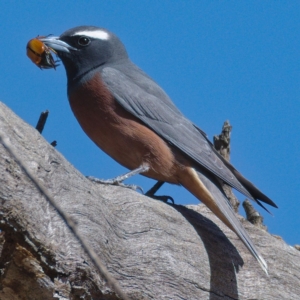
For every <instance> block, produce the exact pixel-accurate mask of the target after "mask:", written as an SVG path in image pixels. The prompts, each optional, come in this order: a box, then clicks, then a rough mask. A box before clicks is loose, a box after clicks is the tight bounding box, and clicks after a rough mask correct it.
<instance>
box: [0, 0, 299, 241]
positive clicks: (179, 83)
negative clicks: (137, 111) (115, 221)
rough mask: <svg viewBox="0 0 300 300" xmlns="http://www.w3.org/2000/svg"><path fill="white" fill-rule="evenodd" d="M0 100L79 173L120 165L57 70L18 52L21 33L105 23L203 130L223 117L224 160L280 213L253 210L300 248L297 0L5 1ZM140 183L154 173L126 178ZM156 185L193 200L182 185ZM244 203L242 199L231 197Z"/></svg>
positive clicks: (215, 127)
mask: <svg viewBox="0 0 300 300" xmlns="http://www.w3.org/2000/svg"><path fill="white" fill-rule="evenodd" d="M0 20H1V26H0V34H1V39H2V43H1V56H0V65H1V72H0V79H1V89H0V101H3V102H4V103H5V104H6V105H8V106H9V107H10V108H11V109H12V110H14V111H15V112H16V113H17V114H18V115H19V116H20V117H21V118H22V119H24V120H25V121H26V122H28V123H29V124H31V125H33V126H35V125H36V122H37V119H38V117H39V115H40V112H41V111H44V110H46V109H48V110H49V111H50V115H49V118H48V122H47V124H46V128H45V131H44V136H45V138H46V139H47V140H48V141H49V142H51V141H53V140H57V142H58V146H57V150H58V151H60V152H61V153H62V154H63V155H64V156H65V157H66V158H67V159H68V160H69V161H70V162H71V163H72V164H73V165H74V166H75V167H76V168H77V169H79V170H80V171H81V172H82V173H83V174H85V175H93V176H96V177H99V178H112V177H114V176H116V175H119V174H122V173H124V172H126V170H125V169H124V168H123V167H121V166H119V165H118V164H117V163H116V162H114V161H113V160H112V159H111V158H109V157H108V156H106V155H105V154H103V153H102V152H101V150H99V149H98V148H97V147H96V146H95V145H94V144H93V143H92V142H91V141H90V140H89V139H88V137H86V136H85V134H84V133H83V131H82V130H81V128H80V126H79V125H78V124H77V121H76V119H75V118H74V116H73V114H72V112H71V110H70V108H69V104H68V100H67V96H66V76H65V70H64V68H63V67H62V66H60V67H58V69H57V70H56V71H54V70H44V71H41V70H40V69H38V68H37V67H36V66H34V65H33V64H32V63H31V61H30V60H29V59H28V58H27V57H26V55H25V52H26V50H25V47H26V44H27V42H28V40H29V39H31V38H33V37H36V36H37V35H47V34H50V33H51V34H55V35H59V34H61V33H62V32H64V31H65V30H67V29H69V28H72V27H75V26H78V25H95V26H100V27H105V28H107V29H109V30H111V31H113V32H114V33H116V34H117V35H118V36H119V37H120V38H121V40H122V41H123V42H124V43H125V45H126V47H127V50H128V52H129V55H130V57H131V59H132V60H133V61H134V62H135V63H136V64H138V65H139V66H140V67H141V68H142V69H143V70H144V71H146V72H147V73H148V74H149V75H150V76H151V77H153V78H154V79H155V80H156V81H157V82H158V83H159V84H160V85H161V86H162V87H163V88H164V89H165V91H166V92H167V93H168V94H169V96H170V97H171V98H172V100H173V101H174V103H175V104H176V105H177V106H178V107H179V109H180V110H181V111H182V112H183V113H184V114H185V115H186V116H187V117H188V118H190V119H191V120H192V121H193V122H194V123H196V124H198V125H199V127H200V128H202V129H203V130H204V131H205V132H206V133H207V134H208V135H209V137H210V138H212V137H213V135H215V134H219V133H220V130H221V127H222V124H223V122H224V121H225V120H226V119H229V120H230V122H231V124H232V126H233V132H232V144H231V147H232V153H231V157H232V159H231V162H232V163H233V164H234V165H235V167H236V168H237V169H238V170H240V171H241V172H242V173H243V174H244V175H245V176H246V177H247V178H249V179H250V180H251V181H252V182H253V183H254V184H255V185H257V186H258V187H259V188H260V189H261V190H262V191H263V192H264V193H266V194H267V195H268V196H269V197H270V198H271V199H272V200H274V202H275V203H277V205H278V206H279V209H272V208H271V211H272V213H273V214H274V216H271V215H269V214H267V213H265V212H264V211H262V210H261V209H260V208H258V210H259V212H261V213H262V215H263V216H264V218H265V224H266V225H267V226H268V228H269V232H270V233H272V234H276V235H280V236H282V238H283V239H284V240H285V241H286V242H287V243H289V244H291V245H293V244H300V230H299V228H300V197H299V195H300V172H299V168H300V158H299V157H300V155H299V148H300V113H299V110H300V104H299V103H300V102H299V101H300V68H299V48H300V38H299V32H300V2H299V1H175V0H174V1H166V0H164V1H161V0H160V1H154V0H152V1H143V0H139V1H130V0H127V1H120V0H119V1H88V2H87V1H64V2H60V1H45V2H38V1H36V2H35V1H6V2H2V3H1V10H0ZM130 182H131V183H136V184H139V185H141V186H142V187H143V188H144V190H147V189H148V188H150V187H151V186H152V184H153V183H154V181H152V180H150V179H146V178H142V177H141V176H138V177H135V178H133V179H131V180H130ZM161 193H163V194H168V195H171V196H173V197H174V199H175V201H176V203H180V204H197V203H198V200H197V199H195V198H194V197H193V196H192V195H191V194H189V193H188V192H187V191H185V190H184V189H183V188H180V187H176V186H171V185H166V186H165V187H164V188H163V189H162V190H161ZM238 196H239V199H240V200H244V198H245V197H243V196H242V195H240V194H239V195H238Z"/></svg>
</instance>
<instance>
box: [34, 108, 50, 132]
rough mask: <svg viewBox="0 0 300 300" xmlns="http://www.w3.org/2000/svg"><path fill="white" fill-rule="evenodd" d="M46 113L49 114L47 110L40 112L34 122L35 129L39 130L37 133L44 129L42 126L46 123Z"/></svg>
mask: <svg viewBox="0 0 300 300" xmlns="http://www.w3.org/2000/svg"><path fill="white" fill-rule="evenodd" d="M48 115H49V111H48V110H45V111H43V112H42V113H41V115H40V118H39V120H38V122H37V124H36V127H35V129H36V130H37V131H38V132H39V133H42V132H43V130H44V127H45V124H46V121H47V118H48Z"/></svg>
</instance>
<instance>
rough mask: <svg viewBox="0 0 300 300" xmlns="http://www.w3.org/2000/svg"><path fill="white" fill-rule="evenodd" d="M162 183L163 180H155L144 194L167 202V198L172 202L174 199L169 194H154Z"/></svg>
mask: <svg viewBox="0 0 300 300" xmlns="http://www.w3.org/2000/svg"><path fill="white" fill-rule="evenodd" d="M163 184H164V182H163V181H157V182H156V184H155V185H154V186H153V187H152V188H151V189H150V190H149V191H148V192H146V193H145V195H146V196H148V197H150V198H152V199H155V200H160V201H163V202H165V203H167V202H168V201H169V200H170V201H171V202H172V204H174V199H173V198H172V197H171V196H165V195H163V196H156V195H155V193H156V192H157V191H158V190H159V189H160V187H161V186H162V185H163Z"/></svg>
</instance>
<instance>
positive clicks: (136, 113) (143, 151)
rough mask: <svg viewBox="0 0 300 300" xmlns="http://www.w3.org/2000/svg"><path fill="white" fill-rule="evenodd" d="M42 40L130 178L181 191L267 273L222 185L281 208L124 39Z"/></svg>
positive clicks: (79, 113)
mask: <svg viewBox="0 0 300 300" xmlns="http://www.w3.org/2000/svg"><path fill="white" fill-rule="evenodd" d="M39 39H40V40H41V41H42V42H43V43H44V44H45V45H46V46H47V47H49V48H50V49H52V50H54V51H55V53H57V55H58V57H59V59H60V60H61V62H62V63H63V65H64V67H65V70H66V76H67V94H68V100H69V103H70V106H71V109H72V111H73V113H74V115H75V117H76V118H77V120H78V122H79V124H80V125H81V127H82V129H83V130H84V132H85V133H86V134H87V135H88V136H89V137H90V138H91V139H92V141H93V142H94V143H95V144H96V145H97V146H98V147H99V148H100V149H102V150H103V151H104V152H105V153H107V154H108V155H109V156H110V157H112V158H113V159H114V160H116V161H117V162H118V163H120V164H121V165H123V166H124V167H126V168H127V169H129V170H130V172H129V173H128V176H127V177H129V176H132V175H134V174H141V175H144V176H146V177H149V178H152V179H156V180H158V181H161V182H167V183H171V184H177V185H181V186H183V187H184V188H185V189H187V190H188V191H189V192H190V193H192V194H193V195H194V196H195V197H196V198H198V199H199V200H200V201H201V202H202V203H204V204H205V205H206V206H207V207H208V208H209V209H210V210H211V211H212V212H213V213H214V214H215V215H216V216H217V217H218V218H219V219H220V220H221V221H222V222H223V223H224V224H225V225H227V226H228V227H229V228H230V229H231V230H232V231H233V232H235V233H236V234H237V236H238V237H239V238H240V239H241V241H242V242H243V243H244V244H245V246H246V247H247V248H248V250H249V251H250V253H251V254H252V255H253V256H254V258H255V259H256V260H257V261H258V263H259V264H260V266H261V267H262V269H263V270H264V271H265V272H266V273H267V274H268V271H267V263H266V262H265V260H264V258H263V257H262V256H261V254H260V253H259V251H258V250H257V249H256V247H255V245H254V243H253V242H252V240H251V238H250V236H249V235H248V233H247V232H246V230H245V229H244V227H243V226H242V224H241V223H240V221H239V220H238V218H237V216H236V215H235V213H234V211H233V209H232V207H231V205H230V203H229V200H228V199H227V197H226V195H225V193H224V191H223V189H222V183H223V182H225V183H226V184H228V185H230V186H231V187H233V188H234V189H236V190H237V191H239V192H241V193H242V194H244V195H245V196H246V197H248V198H250V199H252V200H254V201H255V202H256V203H258V204H259V205H261V206H263V205H262V203H261V202H265V203H267V204H269V205H271V206H273V207H277V205H276V204H275V203H274V202H273V201H272V200H271V199H270V198H268V197H267V196H266V195H265V194H263V193H262V192H261V191H260V190H259V189H258V188H256V187H255V186H254V184H253V183H251V182H250V181H249V180H248V179H246V178H245V177H244V176H243V175H242V174H241V173H240V172H239V171H237V170H236V169H235V168H234V167H233V165H232V164H230V163H229V162H228V161H226V160H225V159H224V158H223V157H222V156H220V155H219V154H218V152H217V151H216V150H215V149H214V147H213V145H212V143H211V142H210V141H209V139H208V137H207V136H206V134H205V133H204V132H203V131H202V130H201V129H200V128H199V127H198V126H197V125H196V124H194V123H193V122H192V121H190V120H189V119H188V118H187V117H185V116H184V115H183V113H181V111H180V110H179V109H178V108H177V107H176V106H175V104H174V103H173V102H172V100H171V99H170V98H169V96H168V95H167V94H166V92H165V91H164V90H163V89H162V88H161V87H160V86H159V85H158V84H157V83H156V82H155V81H154V80H153V79H152V78H150V77H149V76H148V75H147V74H146V73H145V72H144V71H142V70H141V69H140V68H139V67H138V66H137V65H135V64H134V63H133V62H132V61H131V60H130V58H129V56H128V53H127V50H126V48H125V46H124V44H123V43H122V42H121V40H120V39H119V38H118V37H117V36H116V35H115V34H114V33H112V32H111V31H109V30H107V29H105V28H101V27H96V26H78V27H75V28H72V29H69V30H67V31H65V32H64V33H63V34H61V35H60V36H47V37H41V38H39ZM127 177H126V176H125V177H120V178H121V179H120V178H119V179H120V180H119V181H121V180H123V179H124V178H127ZM263 207H264V206H263Z"/></svg>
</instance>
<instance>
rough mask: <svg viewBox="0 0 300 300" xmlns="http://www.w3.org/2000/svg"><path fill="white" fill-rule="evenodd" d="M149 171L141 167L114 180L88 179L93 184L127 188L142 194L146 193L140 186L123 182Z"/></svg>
mask: <svg viewBox="0 0 300 300" xmlns="http://www.w3.org/2000/svg"><path fill="white" fill-rule="evenodd" d="M148 170H149V166H147V165H141V166H140V167H138V168H136V169H134V170H132V171H130V172H128V173H126V174H123V175H120V176H117V177H115V178H113V179H99V178H95V177H93V176H87V178H88V179H90V180H91V181H93V182H96V183H102V184H110V185H117V186H122V187H125V188H128V189H132V190H134V191H136V190H140V191H141V192H142V193H144V191H143V189H142V188H141V187H140V186H138V185H135V184H125V183H123V181H124V180H125V179H128V178H130V177H132V176H134V175H137V174H140V173H143V172H147V171H148Z"/></svg>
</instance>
